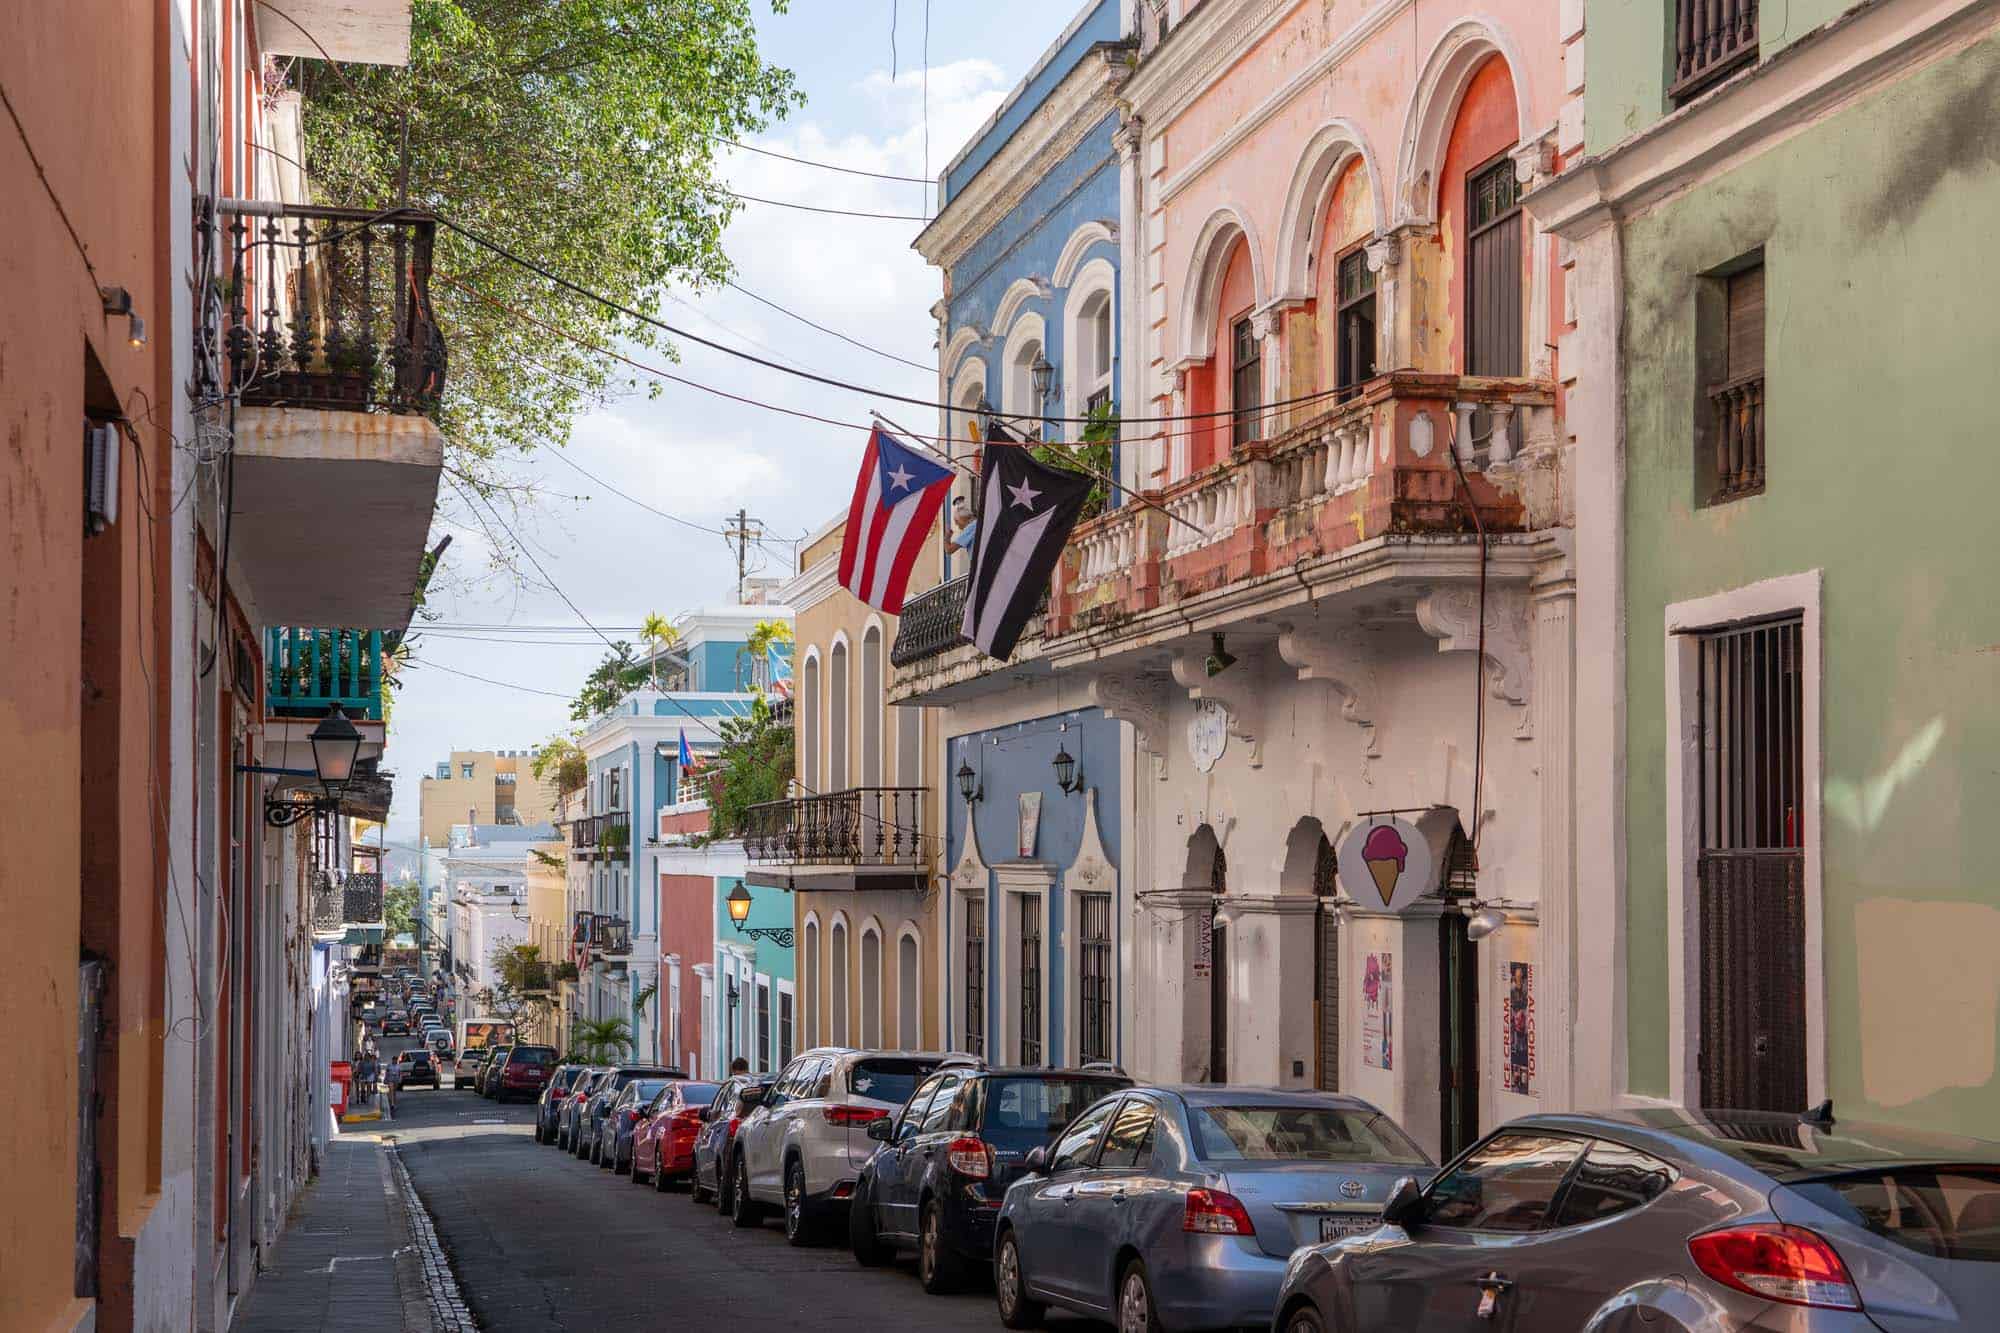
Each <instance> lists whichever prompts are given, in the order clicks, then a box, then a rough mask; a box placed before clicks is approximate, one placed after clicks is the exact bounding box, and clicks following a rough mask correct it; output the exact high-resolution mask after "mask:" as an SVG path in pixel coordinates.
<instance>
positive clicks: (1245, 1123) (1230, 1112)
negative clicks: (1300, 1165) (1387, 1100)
mask: <svg viewBox="0 0 2000 1333" xmlns="http://www.w3.org/2000/svg"><path fill="white" fill-rule="evenodd" d="M1193 1120H1194V1132H1195V1138H1196V1139H1197V1140H1198V1151H1199V1152H1200V1153H1201V1156H1202V1158H1203V1160H1205V1161H1210V1162H1219V1161H1246V1160H1247V1161H1267V1162H1397V1163H1408V1164H1409V1165H1411V1166H1427V1165H1429V1163H1430V1159H1429V1158H1427V1157H1425V1156H1424V1152H1423V1149H1421V1148H1419V1147H1417V1145H1416V1144H1414V1143H1412V1142H1410V1140H1409V1138H1408V1136H1406V1135H1405V1134H1404V1133H1403V1131H1402V1130H1400V1129H1398V1128H1397V1127H1396V1125H1395V1122H1393V1121H1391V1120H1390V1119H1389V1117H1388V1116H1386V1115H1383V1114H1382V1113H1381V1112H1380V1111H1363V1110H1356V1109H1348V1108H1345V1107H1337V1106H1203V1107H1198V1108H1196V1109H1195V1113H1194V1116H1193Z"/></svg>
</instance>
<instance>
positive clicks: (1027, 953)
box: [1015, 893, 1042, 1065]
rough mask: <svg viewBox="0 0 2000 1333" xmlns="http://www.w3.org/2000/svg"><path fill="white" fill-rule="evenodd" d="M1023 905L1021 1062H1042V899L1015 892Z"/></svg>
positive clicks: (1029, 1063)
mask: <svg viewBox="0 0 2000 1333" xmlns="http://www.w3.org/2000/svg"><path fill="white" fill-rule="evenodd" d="M1015 898H1016V900H1017V901H1018V902H1019V903H1020V905H1021V1056H1020V1059H1021V1063H1022V1064H1024V1065H1038V1064H1040V1063H1042V900H1041V898H1040V897H1039V896H1037V895H1035V894H1031V893H1022V894H1016V895H1015Z"/></svg>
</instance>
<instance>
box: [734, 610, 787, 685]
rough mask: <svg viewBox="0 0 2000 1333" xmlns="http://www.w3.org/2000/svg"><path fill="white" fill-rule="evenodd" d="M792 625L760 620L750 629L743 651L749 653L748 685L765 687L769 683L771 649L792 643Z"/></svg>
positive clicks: (777, 621)
mask: <svg viewBox="0 0 2000 1333" xmlns="http://www.w3.org/2000/svg"><path fill="white" fill-rule="evenodd" d="M792 642H794V639H793V638H792V627H791V626H790V625H788V624H786V623H785V622H784V621H782V620H760V621H758V622H757V623H756V624H755V625H753V626H752V627H751V629H750V634H749V637H748V638H747V639H745V640H744V643H743V651H744V652H746V653H748V654H749V655H750V687H751V688H752V689H755V690H762V689H765V688H767V687H768V686H769V685H770V683H771V650H772V649H773V648H776V647H777V646H778V645H779V644H781V643H792Z"/></svg>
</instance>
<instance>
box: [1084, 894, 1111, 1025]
mask: <svg viewBox="0 0 2000 1333" xmlns="http://www.w3.org/2000/svg"><path fill="white" fill-rule="evenodd" d="M1077 916H1078V918H1079V920H1078V926H1079V930H1078V936H1079V938H1078V941H1077V943H1078V946H1079V949H1080V952H1081V956H1080V957H1079V958H1078V960H1077V990H1078V994H1077V1017H1078V1019H1079V1021H1080V1023H1081V1026H1082V1029H1083V1030H1082V1031H1081V1032H1080V1033H1079V1034H1078V1036H1077V1049H1076V1054H1077V1058H1078V1059H1079V1060H1084V1061H1089V1060H1109V1059H1110V1058H1111V895H1110V894H1108V893H1079V894H1078V895H1077Z"/></svg>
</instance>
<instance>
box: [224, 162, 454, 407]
mask: <svg viewBox="0 0 2000 1333" xmlns="http://www.w3.org/2000/svg"><path fill="white" fill-rule="evenodd" d="M217 227H218V231H219V233H220V234H219V236H218V238H217V240H218V244H219V245H220V246H221V247H222V251H223V256H224V258H223V260H222V262H221V264H220V265H219V268H220V269H221V271H222V275H223V277H224V279H225V281H226V283H227V285H226V287H225V289H224V290H223V292H222V294H221V296H220V299H219V300H218V301H216V302H215V303H214V304H213V306H212V307H211V309H210V310H209V311H208V312H207V318H208V325H209V326H208V327H207V328H206V329H205V330H204V334H205V337H204V339H203V346H204V348H213V347H215V346H216V345H217V344H216V335H217V333H220V335H221V340H220V345H221V349H222V353H223V355H224V357H225V358H226V360H227V375H228V387H229V388H231V389H233V390H235V391H237V392H238V393H240V394H241V401H242V402H243V403H245V404H247V405H252V406H265V407H309V408H321V409H331V410H335V411H351V412H369V411H382V412H397V413H413V412H417V413H429V412H433V411H435V410H436V408H437V405H438V400H439V398H440V396H441V395H442V393H443V390H444V375H445V345H444V337H443V335H442V334H441V333H440V332H439V330H438V324H437V317H436V315H435V314H434V313H433V312H432V309H431V297H430V279H431V251H432V247H433V245H434V243H435V241H436V236H437V221H436V219H435V218H433V217H432V216H431V215H430V214H428V213H423V212H420V211H418V210H415V209H388V210H368V209H356V208H321V207H314V206H308V205H292V204H270V203H262V202H255V201H245V200H228V201H225V202H224V203H223V205H222V207H221V211H220V214H219V216H218V218H217ZM218 321H219V323H220V328H219V329H218V328H217V327H216V325H217V323H218ZM203 377H204V378H205V379H209V380H212V379H214V378H215V376H214V374H213V373H212V372H210V373H207V374H205V375H204V376H203ZM213 387H221V386H213Z"/></svg>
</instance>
